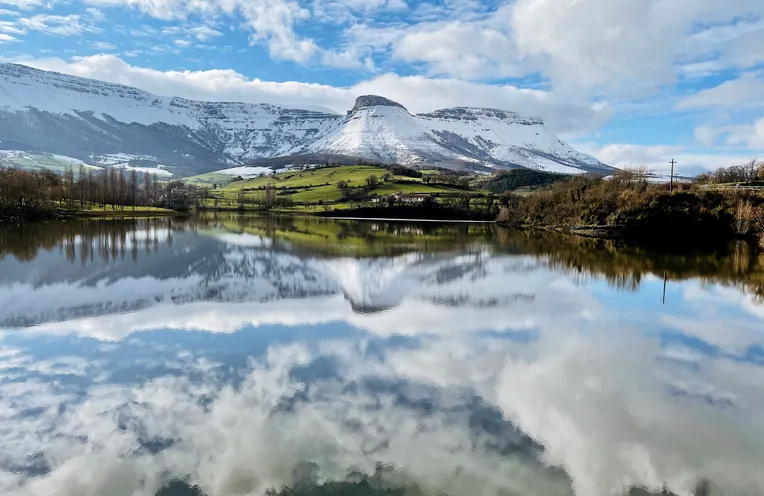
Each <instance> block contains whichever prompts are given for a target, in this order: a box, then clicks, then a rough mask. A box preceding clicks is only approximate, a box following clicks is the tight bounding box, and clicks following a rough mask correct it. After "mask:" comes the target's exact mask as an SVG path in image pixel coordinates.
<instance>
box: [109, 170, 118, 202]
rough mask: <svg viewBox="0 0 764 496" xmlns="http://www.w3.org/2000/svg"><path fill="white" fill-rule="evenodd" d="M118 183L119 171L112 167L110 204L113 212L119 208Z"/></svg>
mask: <svg viewBox="0 0 764 496" xmlns="http://www.w3.org/2000/svg"><path fill="white" fill-rule="evenodd" d="M117 182H118V181H117V171H116V170H115V169H114V167H112V168H110V169H109V203H111V209H112V210H115V209H116V208H117V207H116V205H117Z"/></svg>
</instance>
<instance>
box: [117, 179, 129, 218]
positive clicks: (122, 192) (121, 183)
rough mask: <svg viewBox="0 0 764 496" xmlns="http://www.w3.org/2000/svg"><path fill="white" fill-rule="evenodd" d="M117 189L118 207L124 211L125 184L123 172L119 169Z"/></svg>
mask: <svg viewBox="0 0 764 496" xmlns="http://www.w3.org/2000/svg"><path fill="white" fill-rule="evenodd" d="M117 184H118V188H119V190H118V191H119V205H120V207H121V208H122V210H124V209H125V190H126V189H127V188H126V186H127V185H126V184H125V170H124V169H120V170H119V181H118V183H117Z"/></svg>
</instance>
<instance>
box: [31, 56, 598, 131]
mask: <svg viewBox="0 0 764 496" xmlns="http://www.w3.org/2000/svg"><path fill="white" fill-rule="evenodd" d="M25 63H26V64H28V65H31V66H34V67H38V68H41V69H48V70H55V71H59V72H64V73H68V74H74V75H77V76H83V77H91V78H95V79H102V80H105V81H109V82H113V83H120V84H126V85H130V86H136V87H138V88H141V89H144V90H146V91H150V92H152V93H156V94H160V95H170V96H182V97H185V98H192V99H198V100H213V101H221V100H227V101H244V102H255V103H261V102H266V103H276V104H285V105H292V106H300V105H312V106H317V105H318V106H324V107H329V108H332V109H334V110H335V111H337V112H341V113H344V111H345V110H347V109H350V108H352V106H353V102H354V101H355V98H356V97H358V96H359V95H363V94H380V95H384V96H386V97H388V98H392V99H393V100H396V101H399V102H401V103H402V104H404V105H405V106H407V107H408V108H409V109H410V110H411V111H413V112H424V111H430V110H433V109H436V108H444V107H452V106H477V107H494V108H501V109H508V110H514V111H517V112H520V113H521V114H525V115H532V116H539V117H542V118H544V119H545V120H546V121H547V125H548V126H549V127H550V128H551V129H553V130H555V131H560V132H569V133H581V132H584V131H586V130H590V129H596V128H598V127H599V126H601V125H602V124H603V123H604V122H605V121H607V120H608V119H609V118H610V109H609V108H608V107H607V106H605V105H601V104H589V103H586V102H579V101H572V100H570V99H568V98H565V97H563V96H559V95H556V94H554V93H550V92H547V91H541V90H531V89H520V88H517V87H514V86H510V85H506V86H498V85H486V84H479V83H470V82H465V81H459V80H456V79H430V78H426V77H423V76H410V77H402V76H398V75H395V74H384V75H380V76H378V77H375V78H374V79H370V80H367V81H363V82H360V83H357V84H355V85H353V86H350V87H334V86H328V85H321V84H315V83H302V82H296V81H289V82H270V81H262V80H260V79H254V80H251V79H248V78H246V77H244V76H242V75H241V74H239V73H237V72H235V71H232V70H207V71H183V72H180V71H167V72H163V71H158V70H154V69H148V68H142V67H137V66H131V65H130V64H128V63H126V62H125V61H123V60H121V59H119V58H118V57H116V56H113V55H96V56H92V57H83V58H77V59H73V60H72V61H65V60H62V59H37V60H29V61H27V62H25Z"/></svg>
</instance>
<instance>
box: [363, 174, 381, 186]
mask: <svg viewBox="0 0 764 496" xmlns="http://www.w3.org/2000/svg"><path fill="white" fill-rule="evenodd" d="M378 183H379V178H378V177H377V176H376V175H374V174H370V175H369V177H367V178H366V185H367V186H368V187H370V188H373V187H375V186H376V185H377V184H378Z"/></svg>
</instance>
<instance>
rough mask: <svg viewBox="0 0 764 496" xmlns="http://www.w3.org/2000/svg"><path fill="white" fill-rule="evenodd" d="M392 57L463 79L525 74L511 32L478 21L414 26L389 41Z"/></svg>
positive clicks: (436, 72) (433, 72)
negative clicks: (423, 64)
mask: <svg viewBox="0 0 764 496" xmlns="http://www.w3.org/2000/svg"><path fill="white" fill-rule="evenodd" d="M392 56H393V58H395V59H399V60H404V61H408V62H425V63H427V64H428V71H429V72H430V73H432V74H440V75H443V74H445V75H451V76H456V77H460V78H465V79H486V78H487V79H501V78H505V77H509V76H521V75H524V74H525V72H524V70H525V68H522V67H521V66H522V64H520V63H519V62H520V61H519V57H518V53H517V47H516V46H515V43H514V41H513V39H512V37H511V35H510V34H509V33H508V32H506V31H500V30H497V29H493V28H491V27H490V26H486V25H484V24H479V23H462V22H449V23H446V24H440V23H437V24H435V25H431V26H427V27H425V28H421V27H419V26H414V27H413V28H409V29H407V30H406V31H405V33H404V34H403V35H402V36H401V37H399V38H397V39H396V40H395V41H394V42H393V51H392Z"/></svg>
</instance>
